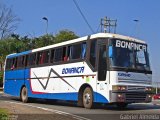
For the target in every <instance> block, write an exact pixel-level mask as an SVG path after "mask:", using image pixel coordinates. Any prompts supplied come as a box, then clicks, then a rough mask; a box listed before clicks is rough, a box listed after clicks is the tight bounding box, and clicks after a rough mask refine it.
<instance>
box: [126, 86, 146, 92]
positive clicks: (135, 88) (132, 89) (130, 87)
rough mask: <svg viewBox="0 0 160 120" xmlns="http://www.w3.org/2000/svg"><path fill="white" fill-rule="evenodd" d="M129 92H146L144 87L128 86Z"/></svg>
mask: <svg viewBox="0 0 160 120" xmlns="http://www.w3.org/2000/svg"><path fill="white" fill-rule="evenodd" d="M128 91H145V87H144V86H128Z"/></svg>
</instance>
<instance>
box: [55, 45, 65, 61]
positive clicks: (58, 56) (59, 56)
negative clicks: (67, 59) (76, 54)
mask: <svg viewBox="0 0 160 120" xmlns="http://www.w3.org/2000/svg"><path fill="white" fill-rule="evenodd" d="M62 55H63V48H57V49H55V53H54V62H60V61H62Z"/></svg>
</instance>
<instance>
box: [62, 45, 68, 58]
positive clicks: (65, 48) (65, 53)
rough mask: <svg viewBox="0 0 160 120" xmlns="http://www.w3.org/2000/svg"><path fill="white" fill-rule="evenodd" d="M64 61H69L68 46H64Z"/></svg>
mask: <svg viewBox="0 0 160 120" xmlns="http://www.w3.org/2000/svg"><path fill="white" fill-rule="evenodd" d="M62 57H63V61H67V60H68V56H67V47H63V55H62Z"/></svg>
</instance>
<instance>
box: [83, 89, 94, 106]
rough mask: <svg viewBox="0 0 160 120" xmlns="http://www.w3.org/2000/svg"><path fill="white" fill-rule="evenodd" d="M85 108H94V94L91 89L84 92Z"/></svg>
mask: <svg viewBox="0 0 160 120" xmlns="http://www.w3.org/2000/svg"><path fill="white" fill-rule="evenodd" d="M83 106H84V107H85V108H87V109H90V108H92V107H93V92H92V89H91V88H90V87H86V88H85V89H84V92H83Z"/></svg>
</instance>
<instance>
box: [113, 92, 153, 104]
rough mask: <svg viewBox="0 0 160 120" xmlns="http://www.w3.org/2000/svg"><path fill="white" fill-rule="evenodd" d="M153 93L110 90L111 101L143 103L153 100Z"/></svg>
mask: <svg viewBox="0 0 160 120" xmlns="http://www.w3.org/2000/svg"><path fill="white" fill-rule="evenodd" d="M151 101H152V93H150V92H144V91H143V92H137V91H135V92H134V91H133V92H127V91H126V92H119V91H110V102H111V103H114V102H125V103H142V102H146V103H147V102H151Z"/></svg>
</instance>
